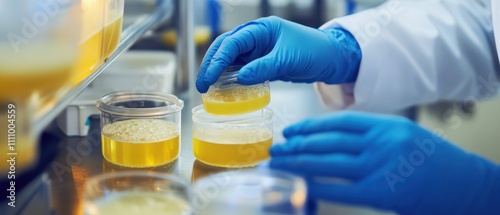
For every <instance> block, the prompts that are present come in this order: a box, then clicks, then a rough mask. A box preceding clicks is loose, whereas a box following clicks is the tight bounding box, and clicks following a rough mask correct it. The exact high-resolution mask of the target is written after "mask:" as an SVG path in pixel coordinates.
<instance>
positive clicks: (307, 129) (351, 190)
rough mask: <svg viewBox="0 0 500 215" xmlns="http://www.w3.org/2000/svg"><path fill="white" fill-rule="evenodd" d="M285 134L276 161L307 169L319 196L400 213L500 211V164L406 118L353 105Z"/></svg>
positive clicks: (274, 163)
mask: <svg viewBox="0 0 500 215" xmlns="http://www.w3.org/2000/svg"><path fill="white" fill-rule="evenodd" d="M284 135H285V137H286V138H287V142H286V143H285V144H281V145H275V146H273V147H272V148H271V156H272V159H271V161H270V164H269V165H270V167H271V168H275V169H280V170H285V171H292V172H295V173H297V174H301V175H304V176H305V178H307V180H308V185H309V186H308V190H309V195H310V196H311V197H312V198H314V199H323V200H330V201H336V202H343V203H348V204H361V205H366V206H371V207H375V208H379V209H386V210H393V211H396V212H398V213H400V214H422V215H432V214H439V215H443V214H453V215H460V214H467V215H470V214H499V213H500V167H499V166H497V165H495V164H494V163H492V162H490V161H487V160H485V159H483V158H481V157H479V156H476V155H473V154H470V153H467V152H464V151H463V150H461V149H460V148H458V147H456V146H454V145H452V144H450V143H449V142H447V141H446V140H444V139H441V138H440V137H438V136H436V135H433V134H432V133H430V132H429V131H426V130H425V129H423V128H421V127H419V126H418V125H417V124H415V123H413V122H411V121H409V120H406V119H404V118H397V117H389V116H381V115H369V114H362V113H352V112H346V113H340V114H334V115H331V116H323V117H319V118H314V119H309V120H306V121H304V122H302V123H298V124H296V125H293V126H291V127H288V128H287V129H285V131H284ZM333 178H336V179H338V178H341V179H344V180H343V181H342V182H341V181H339V180H332V179H333ZM345 179H347V181H348V182H347V183H346V181H345Z"/></svg>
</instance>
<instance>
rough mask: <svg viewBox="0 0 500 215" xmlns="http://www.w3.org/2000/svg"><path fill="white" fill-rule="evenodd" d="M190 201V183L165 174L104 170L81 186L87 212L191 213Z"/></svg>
mask: <svg viewBox="0 0 500 215" xmlns="http://www.w3.org/2000/svg"><path fill="white" fill-rule="evenodd" d="M192 202H193V192H192V190H191V188H190V184H189V183H188V182H186V181H184V180H182V179H180V178H178V177H175V176H173V175H168V174H159V173H152V172H144V171H138V172H120V173H107V174H102V175H98V176H95V177H93V178H91V179H89V180H88V181H87V182H86V184H85V188H84V210H85V212H84V213H85V214H86V215H103V214H106V215H156V214H158V215H160V214H162V215H165V214H166V215H190V214H191V213H192V211H193V208H192Z"/></svg>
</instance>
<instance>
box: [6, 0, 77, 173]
mask: <svg viewBox="0 0 500 215" xmlns="http://www.w3.org/2000/svg"><path fill="white" fill-rule="evenodd" d="M0 5H1V7H0V20H2V24H1V25H0V34H1V35H3V36H2V37H1V38H0V120H1V123H0V127H1V128H0V138H1V139H2V140H4V141H5V145H2V146H0V153H2V154H3V155H8V156H9V157H10V158H14V159H15V162H14V163H15V165H9V163H7V162H1V163H0V173H2V174H3V173H4V172H7V171H8V168H13V167H14V169H15V172H16V174H19V172H22V171H24V170H25V169H27V168H28V167H29V166H30V165H31V164H33V163H34V162H35V161H36V158H37V154H38V151H37V145H36V139H37V138H38V136H39V133H40V132H41V131H34V130H33V128H32V126H33V124H32V122H33V121H32V120H33V118H34V117H35V114H38V113H37V111H39V110H40V109H41V107H42V106H43V103H44V102H46V101H48V100H51V99H53V98H54V97H55V95H57V94H58V93H60V92H62V91H65V90H67V89H68V86H69V84H70V81H71V78H72V71H73V67H74V65H75V64H76V60H77V55H78V52H79V51H78V50H79V49H78V41H79V37H80V33H79V32H80V31H79V30H80V27H81V11H80V9H81V5H80V1H79V0H66V1H42V0H16V1H12V0H0ZM7 141H8V142H7ZM8 153H10V154H8Z"/></svg>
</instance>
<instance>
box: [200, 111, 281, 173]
mask: <svg viewBox="0 0 500 215" xmlns="http://www.w3.org/2000/svg"><path fill="white" fill-rule="evenodd" d="M192 112H193V116H192V118H193V127H192V136H193V153H194V155H195V157H196V158H197V159H198V160H199V161H201V162H203V163H205V164H208V165H211V166H218V167H228V168H242V167H251V166H255V165H257V164H258V163H260V162H261V161H263V160H266V159H268V158H269V148H270V147H271V145H272V143H273V112H272V111H271V110H270V109H268V108H264V109H262V110H260V111H256V112H252V113H247V114H242V115H235V116H217V115H212V114H209V113H208V112H207V111H206V110H205V109H204V108H203V106H202V105H200V106H197V107H195V108H193V110H192Z"/></svg>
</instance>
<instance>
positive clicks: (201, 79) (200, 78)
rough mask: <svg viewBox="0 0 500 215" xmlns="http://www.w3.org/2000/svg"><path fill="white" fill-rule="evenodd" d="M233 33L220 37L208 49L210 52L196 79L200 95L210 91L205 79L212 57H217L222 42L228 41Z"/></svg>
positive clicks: (206, 55)
mask: <svg viewBox="0 0 500 215" xmlns="http://www.w3.org/2000/svg"><path fill="white" fill-rule="evenodd" d="M231 33H232V32H226V33H224V34H222V35H220V36H218V37H217V38H216V39H215V40H214V42H213V43H212V44H211V45H210V47H209V48H208V51H207V52H206V53H205V56H204V57H203V60H202V62H201V66H200V72H199V73H198V77H197V79H196V88H197V89H198V91H199V92H200V93H206V92H207V90H208V87H209V86H210V85H209V84H206V83H205V81H204V79H205V74H206V72H207V69H208V66H209V65H210V61H211V60H212V57H213V56H214V55H215V53H216V52H217V50H218V49H219V47H220V45H221V43H222V41H224V39H226V37H228V36H229V35H230V34H231Z"/></svg>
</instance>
